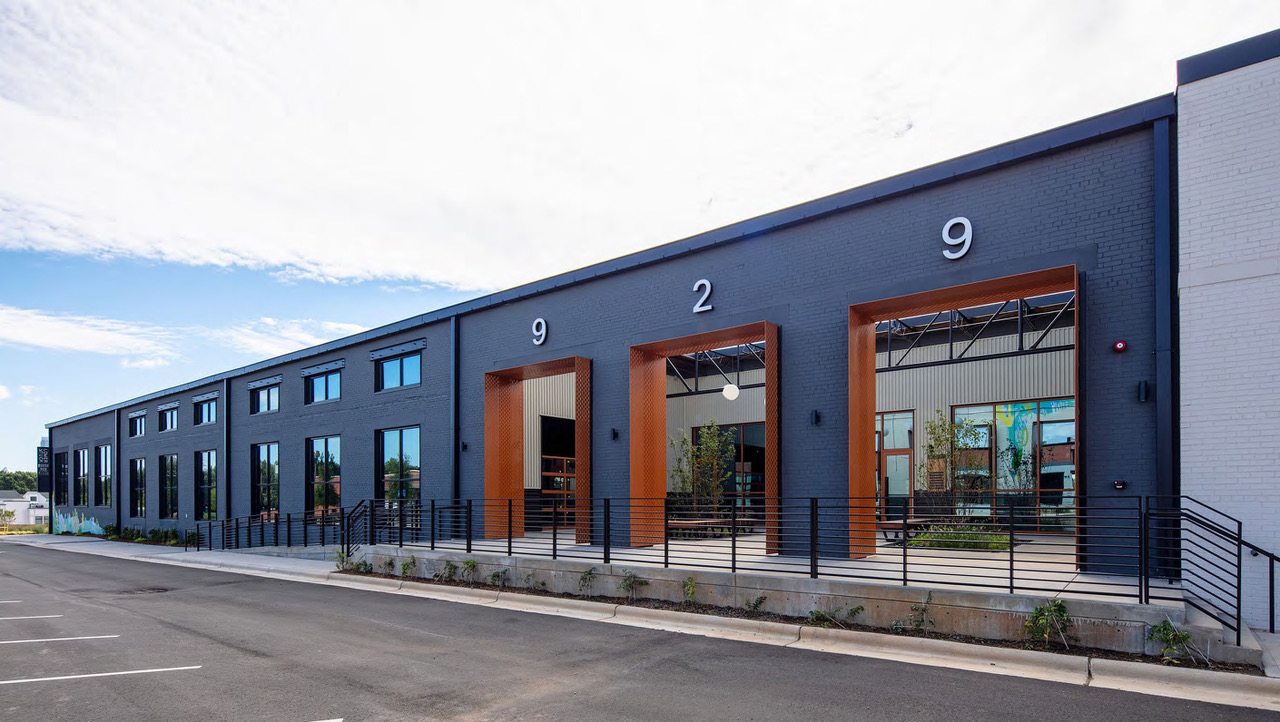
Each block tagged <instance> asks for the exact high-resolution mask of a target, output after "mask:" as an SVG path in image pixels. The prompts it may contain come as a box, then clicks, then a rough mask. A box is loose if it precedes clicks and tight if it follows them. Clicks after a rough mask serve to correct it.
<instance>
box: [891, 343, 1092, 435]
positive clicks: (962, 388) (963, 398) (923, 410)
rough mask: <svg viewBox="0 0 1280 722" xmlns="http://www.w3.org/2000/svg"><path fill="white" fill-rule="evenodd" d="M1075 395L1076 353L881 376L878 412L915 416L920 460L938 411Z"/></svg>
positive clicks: (1046, 354)
mask: <svg viewBox="0 0 1280 722" xmlns="http://www.w3.org/2000/svg"><path fill="white" fill-rule="evenodd" d="M1074 394H1075V351H1074V350H1066V351H1054V352H1050V353H1042V354H1032V355H1029V356H1006V357H1003V358H990V359H978V360H974V361H969V362H966V363H958V364H944V365H941V366H930V367H927V368H919V369H906V370H902V371H885V372H881V373H877V374H876V411H878V412H886V411H914V412H915V428H916V434H915V439H916V454H917V457H919V455H920V454H921V453H923V447H924V434H923V433H922V427H923V424H924V421H925V420H926V419H928V418H932V417H933V415H934V410H935V409H941V410H942V412H943V414H944V415H946V414H947V413H948V410H949V409H950V408H951V407H952V406H960V405H964V404H987V403H1000V402H1005V401H1022V400H1027V399H1043V398H1053V397H1062V396H1072V395H1074Z"/></svg>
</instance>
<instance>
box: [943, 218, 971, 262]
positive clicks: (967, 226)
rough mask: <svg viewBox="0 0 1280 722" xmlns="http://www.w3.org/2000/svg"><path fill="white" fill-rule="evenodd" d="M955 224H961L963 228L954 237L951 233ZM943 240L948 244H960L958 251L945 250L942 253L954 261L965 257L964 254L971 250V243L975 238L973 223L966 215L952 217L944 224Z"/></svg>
mask: <svg viewBox="0 0 1280 722" xmlns="http://www.w3.org/2000/svg"><path fill="white" fill-rule="evenodd" d="M954 226H960V228H961V233H960V235H959V236H957V237H952V235H951V229H952V227H954ZM942 240H943V242H945V243H946V244H947V245H948V246H960V250H958V251H948V250H943V251H942V255H944V256H946V257H947V258H949V259H951V260H953V261H954V260H956V259H959V258H963V257H964V254H966V253H968V252H969V243H970V241H972V240H973V224H972V223H970V222H969V219H968V218H965V217H964V216H956V217H955V218H952V219H951V220H949V221H947V222H946V225H944V226H942Z"/></svg>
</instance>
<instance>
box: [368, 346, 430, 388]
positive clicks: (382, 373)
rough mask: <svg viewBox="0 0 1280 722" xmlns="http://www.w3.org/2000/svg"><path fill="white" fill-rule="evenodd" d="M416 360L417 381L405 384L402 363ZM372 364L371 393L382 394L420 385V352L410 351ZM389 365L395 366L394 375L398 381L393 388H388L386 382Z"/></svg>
mask: <svg viewBox="0 0 1280 722" xmlns="http://www.w3.org/2000/svg"><path fill="white" fill-rule="evenodd" d="M411 358H412V359H417V361H418V380H417V381H414V382H413V383H405V381H404V362H405V361H406V360H407V359H411ZM373 363H374V368H373V392H374V393H382V392H383V391H395V390H397V389H405V388H412V387H414V386H421V385H422V351H411V352H409V353H403V354H400V355H399V356H391V357H389V358H380V359H378V360H376V361H374V362H373ZM389 364H395V365H396V375H397V378H398V379H399V380H398V381H397V382H396V384H395V385H394V386H388V385H387V383H386V381H387V379H386V370H387V366H388V365H389Z"/></svg>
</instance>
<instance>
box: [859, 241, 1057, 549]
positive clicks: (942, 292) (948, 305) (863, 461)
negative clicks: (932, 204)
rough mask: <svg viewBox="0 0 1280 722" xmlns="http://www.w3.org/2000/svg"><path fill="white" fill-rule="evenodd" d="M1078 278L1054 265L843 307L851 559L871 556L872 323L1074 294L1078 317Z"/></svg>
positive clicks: (873, 469) (873, 485)
mask: <svg viewBox="0 0 1280 722" xmlns="http://www.w3.org/2000/svg"><path fill="white" fill-rule="evenodd" d="M1079 286H1080V283H1079V273H1078V271H1077V269H1076V267H1075V266H1060V267H1058V268H1048V269H1045V270H1042V271H1032V272H1030V273H1021V274H1018V275H1014V276H1004V277H1001V278H994V279H991V280H987V281H978V282H976V283H966V284H962V285H959V286H950V287H947V288H939V289H935V290H932V291H924V292H921V293H913V294H908V295H905V296H897V297H894V298H885V299H880V300H877V301H868V302H866V303H859V304H855V305H852V306H850V307H849V497H850V510H849V512H850V513H849V556H850V558H853V559H857V558H861V557H865V556H869V555H871V554H874V553H875V548H876V523H875V522H876V520H875V514H874V513H873V512H872V511H871V505H872V504H874V500H875V498H876V480H875V474H876V463H875V461H876V459H875V431H876V323H878V322H880V321H887V320H890V319H894V318H905V317H909V316H919V315H921V314H924V313H928V312H934V311H939V310H947V309H952V308H966V307H969V306H980V305H983V304H986V303H997V302H1000V301H1007V300H1009V299H1011V298H1028V297H1031V296H1043V295H1046V294H1050V293H1061V292H1063V291H1074V292H1076V298H1077V303H1076V315H1077V317H1078V316H1079V314H1080V305H1079V300H1078V299H1079ZM1079 328H1080V324H1079V323H1076V329H1077V330H1076V333H1077V342H1076V379H1075V383H1074V384H1073V388H1074V389H1075V397H1076V409H1077V414H1078V413H1079V407H1080V402H1079V396H1080V385H1079V363H1080V353H1079V351H1080V345H1079V338H1078V336H1079Z"/></svg>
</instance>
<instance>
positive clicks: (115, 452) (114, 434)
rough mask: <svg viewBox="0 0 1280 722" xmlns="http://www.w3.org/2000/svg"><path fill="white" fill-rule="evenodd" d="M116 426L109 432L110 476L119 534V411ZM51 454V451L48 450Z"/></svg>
mask: <svg viewBox="0 0 1280 722" xmlns="http://www.w3.org/2000/svg"><path fill="white" fill-rule="evenodd" d="M115 417H116V425H115V428H114V429H112V431H111V466H112V467H113V468H112V469H111V474H112V477H113V479H114V483H115V485H116V489H115V496H114V497H113V498H112V501H113V502H114V503H115V507H116V533H117V534H119V533H120V530H121V529H122V528H123V527H122V526H121V524H123V522H124V515H123V514H122V513H121V512H122V511H123V509H124V500H123V499H121V498H120V409H116V413H115ZM50 451H51V452H52V449H50Z"/></svg>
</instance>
